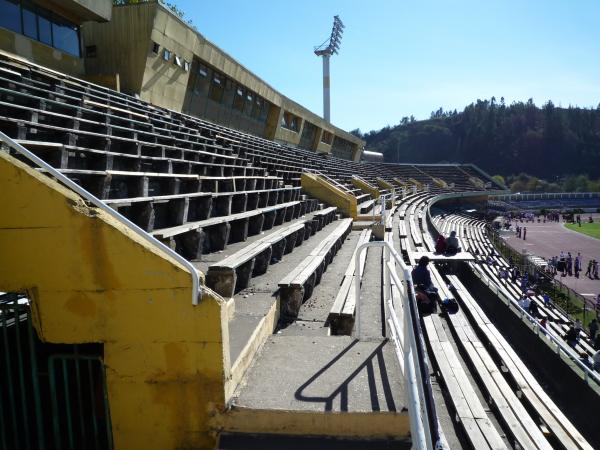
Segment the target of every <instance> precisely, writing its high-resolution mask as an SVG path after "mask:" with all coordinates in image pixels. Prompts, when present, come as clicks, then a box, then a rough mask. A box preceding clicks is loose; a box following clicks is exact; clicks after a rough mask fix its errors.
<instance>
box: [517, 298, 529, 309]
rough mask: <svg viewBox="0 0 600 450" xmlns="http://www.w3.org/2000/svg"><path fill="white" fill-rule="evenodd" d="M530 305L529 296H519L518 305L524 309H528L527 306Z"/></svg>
mask: <svg viewBox="0 0 600 450" xmlns="http://www.w3.org/2000/svg"><path fill="white" fill-rule="evenodd" d="M530 305H531V300H529V297H527V296H525V295H524V296H523V297H521V299H520V300H519V306H520V307H521V308H523V309H524V310H525V311H529V306H530Z"/></svg>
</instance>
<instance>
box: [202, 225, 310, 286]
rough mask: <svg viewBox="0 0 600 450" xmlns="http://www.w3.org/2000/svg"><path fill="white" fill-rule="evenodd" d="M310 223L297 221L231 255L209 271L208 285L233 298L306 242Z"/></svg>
mask: <svg viewBox="0 0 600 450" xmlns="http://www.w3.org/2000/svg"><path fill="white" fill-rule="evenodd" d="M307 225H308V222H307V221H306V220H302V221H300V222H296V223H293V224H291V225H288V226H286V227H283V228H282V229H281V230H278V231H277V232H275V233H271V234H269V235H268V236H265V237H264V238H262V239H259V240H257V241H256V242H253V243H252V244H250V245H248V246H246V247H244V248H243V249H241V250H240V251H238V252H236V253H234V254H233V255H230V256H228V257H227V258H225V259H223V260H221V261H219V262H217V263H214V264H211V265H210V266H209V268H208V272H207V273H206V284H207V286H208V287H210V288H211V289H213V290H215V291H216V292H217V293H218V294H220V295H222V296H223V297H232V296H233V295H234V294H235V293H236V292H239V291H240V290H242V289H244V288H246V287H247V286H248V283H249V281H250V278H252V277H255V276H258V275H261V274H263V273H265V272H266V271H267V268H268V266H269V265H270V264H274V263H276V262H278V261H281V259H282V258H283V255H284V254H287V253H290V252H291V251H292V250H293V249H294V247H296V246H298V245H300V244H302V242H303V241H304V239H305V237H307V234H308V235H310V233H311V231H310V230H307V228H306V227H307Z"/></svg>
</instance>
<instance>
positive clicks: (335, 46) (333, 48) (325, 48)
mask: <svg viewBox="0 0 600 450" xmlns="http://www.w3.org/2000/svg"><path fill="white" fill-rule="evenodd" d="M344 28H345V26H344V24H343V23H342V19H340V16H333V27H332V29H331V36H329V39H327V40H326V41H325V42H323V43H322V44H321V45H319V46H318V47H315V55H317V56H322V57H323V119H325V121H326V122H330V116H329V86H330V83H329V58H330V57H331V56H332V55H334V54H336V55H337V53H338V50H339V49H340V43H341V42H342V34H344Z"/></svg>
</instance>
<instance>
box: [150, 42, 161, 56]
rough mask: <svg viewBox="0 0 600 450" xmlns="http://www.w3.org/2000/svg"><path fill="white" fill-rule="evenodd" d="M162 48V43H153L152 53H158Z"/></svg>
mask: <svg viewBox="0 0 600 450" xmlns="http://www.w3.org/2000/svg"><path fill="white" fill-rule="evenodd" d="M159 50H160V45H159V44H157V43H156V42H153V43H152V53H154V54H155V55H158V51H159Z"/></svg>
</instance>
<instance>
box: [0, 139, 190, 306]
mask: <svg viewBox="0 0 600 450" xmlns="http://www.w3.org/2000/svg"><path fill="white" fill-rule="evenodd" d="M0 141H2V142H3V143H4V144H6V145H7V146H8V147H10V148H12V149H13V150H14V151H16V152H17V153H19V154H21V155H23V156H24V157H25V158H27V159H28V160H30V161H31V162H33V163H34V164H37V165H38V166H39V167H41V168H42V169H44V170H45V171H46V172H47V173H48V174H49V175H52V176H53V177H54V178H56V179H57V180H58V181H60V182H61V183H62V184H64V185H65V186H67V187H68V188H70V189H72V190H73V191H75V192H76V193H77V194H79V195H80V196H81V197H83V198H84V199H85V200H86V201H88V202H90V203H91V204H93V205H94V206H95V207H97V208H99V209H101V210H102V211H104V212H106V213H107V214H109V215H110V216H111V217H113V218H114V219H116V220H118V221H119V222H121V223H122V224H123V225H125V226H126V227H128V228H130V229H131V230H132V231H133V232H135V234H137V235H138V236H140V237H142V238H143V239H145V240H146V241H147V242H148V243H150V244H151V245H153V246H154V247H156V248H158V249H159V250H161V251H162V252H164V253H166V254H167V255H169V256H170V257H172V258H173V259H175V260H176V261H177V262H179V263H180V264H181V265H183V266H185V267H186V268H187V269H188V270H189V272H190V275H191V276H192V305H194V306H196V305H198V301H199V300H198V297H200V296H201V295H202V289H201V286H200V275H199V274H198V271H197V270H196V268H195V267H194V266H193V265H192V264H191V263H190V262H189V261H188V260H187V259H185V258H184V257H182V256H181V255H179V254H178V253H177V252H175V251H173V250H171V249H170V248H169V247H167V246H166V245H165V244H163V243H162V242H160V241H159V240H158V239H156V238H155V237H154V236H152V235H151V234H149V233H146V232H145V231H144V230H142V229H141V228H140V227H138V226H137V225H136V224H134V223H133V222H131V221H130V220H129V219H127V218H126V217H125V216H123V215H121V214H120V213H119V212H117V211H116V210H115V209H113V208H111V207H110V206H108V205H106V204H105V203H104V202H103V201H102V200H100V199H98V198H97V197H96V196H94V195H93V194H91V193H90V192H88V191H86V190H85V189H84V188H82V187H81V186H79V185H78V184H77V183H75V182H74V181H72V180H71V179H69V178H67V177H66V176H65V175H63V174H62V173H60V172H59V171H58V170H56V169H55V168H54V167H52V166H51V165H50V164H48V163H47V162H46V161H44V160H43V159H41V158H39V157H38V156H36V155H35V154H33V153H32V152H30V151H29V150H27V149H26V148H25V147H23V146H22V145H21V144H19V143H18V142H15V141H14V140H13V139H11V138H10V137H8V136H7V135H6V134H4V133H3V132H1V131H0Z"/></svg>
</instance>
